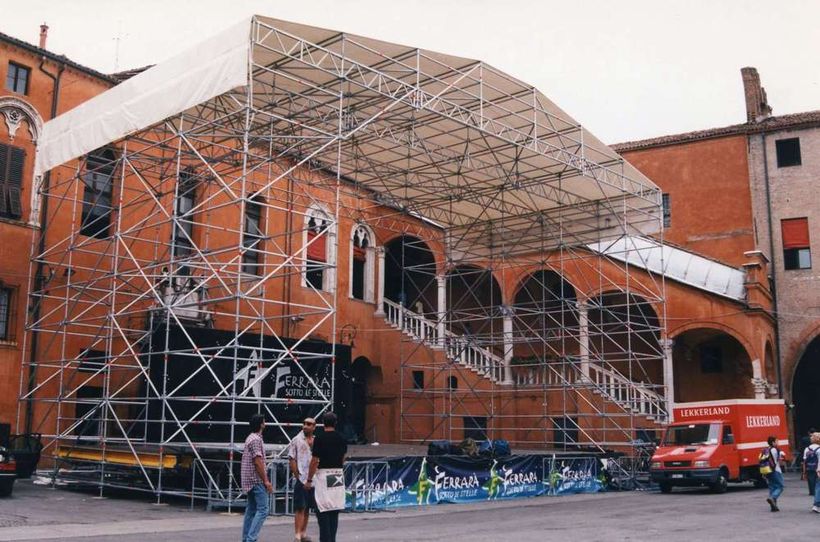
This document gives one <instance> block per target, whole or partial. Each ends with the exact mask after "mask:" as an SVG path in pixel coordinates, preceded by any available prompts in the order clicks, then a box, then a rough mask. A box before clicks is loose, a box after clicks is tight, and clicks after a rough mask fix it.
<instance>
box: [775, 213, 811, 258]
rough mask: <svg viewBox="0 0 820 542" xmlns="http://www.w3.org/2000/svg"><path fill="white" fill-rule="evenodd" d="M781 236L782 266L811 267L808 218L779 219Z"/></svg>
mask: <svg viewBox="0 0 820 542" xmlns="http://www.w3.org/2000/svg"><path fill="white" fill-rule="evenodd" d="M780 233H781V235H782V237H783V266H784V267H785V268H786V269H787V270H791V269H811V248H810V239H809V219H808V218H805V217H803V218H789V219H786V220H781V221H780Z"/></svg>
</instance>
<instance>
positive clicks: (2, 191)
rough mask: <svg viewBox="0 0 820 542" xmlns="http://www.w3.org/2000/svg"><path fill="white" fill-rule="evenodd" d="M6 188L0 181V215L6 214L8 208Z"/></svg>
mask: <svg viewBox="0 0 820 542" xmlns="http://www.w3.org/2000/svg"><path fill="white" fill-rule="evenodd" d="M8 191H9V190H8V188H6V185H5V184H3V183H0V216H2V215H8V214H9V208H8V196H7V194H8Z"/></svg>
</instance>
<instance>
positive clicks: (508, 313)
mask: <svg viewBox="0 0 820 542" xmlns="http://www.w3.org/2000/svg"><path fill="white" fill-rule="evenodd" d="M512 358H513V315H512V309H511V308H510V307H504V378H503V379H502V383H503V384H506V385H512V383H513V375H512Z"/></svg>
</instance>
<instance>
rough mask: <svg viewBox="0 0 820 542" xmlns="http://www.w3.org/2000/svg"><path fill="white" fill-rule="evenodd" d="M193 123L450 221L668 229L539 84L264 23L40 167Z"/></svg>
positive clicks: (114, 92)
mask: <svg viewBox="0 0 820 542" xmlns="http://www.w3.org/2000/svg"><path fill="white" fill-rule="evenodd" d="M240 110H242V111H247V110H250V111H251V114H250V115H247V116H244V115H243V116H239V115H236V114H235V113H237V112H238V111H240ZM186 115H189V116H195V117H197V118H199V119H202V118H203V117H207V118H209V119H210V120H212V121H214V122H216V121H218V120H219V119H221V120H219V122H222V126H223V127H225V128H228V129H229V130H230V131H231V133H234V134H237V136H238V137H241V136H242V134H243V133H244V134H245V135H246V136H247V137H248V140H249V144H250V148H252V149H254V152H259V149H264V148H266V147H270V148H275V149H277V152H280V153H281V152H282V149H287V148H288V146H293V152H294V153H297V152H298V154H299V155H300V156H310V159H311V162H313V163H319V164H321V165H323V166H324V167H326V168H327V169H329V170H331V171H336V172H338V174H340V175H343V176H344V177H346V178H347V179H350V180H352V181H354V182H357V183H359V184H360V185H361V186H363V187H366V188H368V189H370V190H372V191H373V192H374V193H376V194H377V196H378V198H380V201H381V202H382V203H384V204H387V205H391V206H395V207H398V208H401V209H406V210H408V211H409V212H414V213H418V214H419V215H420V216H423V217H425V218H427V219H430V220H433V221H435V222H436V223H438V224H440V225H442V226H444V227H455V228H458V227H462V228H463V227H467V226H469V225H471V224H474V223H475V222H476V220H477V219H479V220H481V221H489V222H495V223H498V222H499V221H508V222H510V223H513V222H514V220H513V219H514V218H515V217H519V218H521V219H524V220H523V221H522V224H525V225H526V224H528V223H531V221H532V220H531V219H532V217H535V216H539V217H541V218H539V220H541V221H542V223H543V221H544V220H546V221H548V222H550V223H554V224H555V227H556V228H557V229H558V230H560V231H561V232H562V233H561V234H562V235H566V236H567V237H568V238H570V237H574V236H581V237H584V239H585V240H586V241H587V242H589V241H593V240H597V239H598V238H599V236H600V235H601V234H602V233H603V235H604V236H605V237H606V235H607V234H606V231H605V230H606V229H607V228H614V229H615V230H617V231H613V235H620V234H622V233H624V231H623V230H624V229H626V233H629V234H648V233H653V232H655V231H658V229H659V227H660V219H659V216H658V215H659V212H658V208H659V203H660V195H659V192H658V189H657V187H656V186H655V185H654V184H653V183H652V182H651V181H650V180H649V179H647V178H646V177H644V176H643V175H642V174H641V173H640V172H638V171H637V170H636V169H635V168H634V167H632V166H631V165H630V164H629V163H627V162H626V161H624V160H623V159H622V158H621V157H620V156H619V155H617V154H616V153H615V152H614V151H612V150H611V149H609V148H608V147H607V146H606V145H604V144H603V143H602V142H601V141H599V140H598V139H597V138H595V137H594V136H593V135H591V134H590V133H589V132H587V131H586V130H584V129H583V128H582V127H581V126H580V125H579V124H578V123H577V122H576V121H575V120H573V119H572V118H571V117H570V116H569V115H567V114H566V113H565V112H564V111H563V110H561V109H560V108H559V107H558V106H556V105H555V104H554V103H553V102H552V101H550V100H549V99H548V98H546V97H545V96H544V95H543V94H542V93H541V92H539V91H538V90H537V89H535V88H534V87H532V86H530V85H527V84H525V83H523V82H521V81H519V80H517V79H515V78H513V77H511V76H509V75H507V74H505V73H503V72H501V71H499V70H497V69H495V68H493V67H492V66H489V65H487V64H486V63H483V62H480V61H476V60H471V59H467V58H460V57H455V56H451V55H445V54H442V53H437V52H434V51H427V50H423V49H418V48H414V47H409V46H404V45H398V44H393V43H387V42H383V41H379V40H374V39H370V38H366V37H362V36H357V35H353V34H346V33H342V32H338V31H335V30H328V29H322V28H316V27H312V26H306V25H301V24H295V23H290V22H286V21H281V20H276V19H271V18H267V17H262V16H254V17H252V18H250V19H247V20H244V21H242V22H240V23H238V24H236V25H233V26H231V27H230V28H228V29H226V30H225V31H223V32H221V33H219V34H217V35H215V36H213V37H211V38H209V39H207V40H205V41H203V42H202V43H200V44H197V45H196V46H194V47H192V48H191V49H189V50H187V51H185V52H183V53H181V54H179V55H177V56H175V57H173V58H171V59H169V60H167V61H165V62H163V63H161V64H159V65H157V66H154V67H152V68H150V69H148V70H146V71H144V72H143V73H140V74H138V75H137V76H135V77H133V78H131V79H129V80H127V81H125V82H123V83H121V84H120V85H118V86H117V87H115V88H112V89H111V90H109V91H107V92H105V93H103V94H101V95H99V96H97V97H95V98H93V99H91V100H89V101H87V102H85V103H84V104H82V105H81V106H79V107H77V108H76V109H74V110H72V111H69V112H67V113H66V114H64V115H61V116H59V117H57V118H56V119H54V120H52V121H50V122H48V123H46V124H45V126H44V129H43V136H42V139H41V141H40V145H39V148H38V155H37V159H36V172H37V174H41V173H43V172H44V171H47V170H49V169H51V168H53V167H55V166H57V165H59V164H62V163H65V162H67V161H70V160H72V159H74V158H78V157H80V156H82V155H84V154H86V153H88V152H90V151H92V150H94V149H96V148H99V147H101V146H103V145H106V144H109V143H112V142H116V141H118V140H121V139H122V138H124V137H126V136H128V135H129V134H133V133H135V132H138V131H140V130H144V129H146V128H148V127H151V126H152V125H155V124H157V123H159V122H162V121H163V120H166V121H167V122H171V123H174V125H175V126H177V128H178V129H179V130H185V129H186V125H185V124H184V123H183V122H181V121H178V120H175V119H179V118H184V117H185V116H186ZM297 137H298V138H299V145H298V148H297V147H296V146H295V145H293V140H294V138H297ZM522 227H524V226H522ZM503 229H504V230H505V231H508V232H509V231H510V228H509V227H508V226H505V228H503ZM558 230H556V231H558ZM522 231H523V230H521V228H520V227H519V228H517V229H515V232H516V233H515V234H514V235H513V237H515V236H518V235H520V234H521V232H522ZM589 231H595V232H597V233H596V234H595V236H594V239H593V238H590V237H589V236H585V233H584V232H589ZM502 235H503V232H502Z"/></svg>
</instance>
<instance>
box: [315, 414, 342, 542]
mask: <svg viewBox="0 0 820 542" xmlns="http://www.w3.org/2000/svg"><path fill="white" fill-rule="evenodd" d="M336 421H337V419H336V415H335V414H334V413H332V412H326V413H325V415H324V416H323V417H322V422H323V424H324V426H325V430H324V432H323V433H321V434H319V435H317V436H316V438H315V439H314V440H313V456H312V458H311V460H310V471H308V477H307V482H305V488H306V489H308V490H310V489H311V488H312V487H313V484H314V482H315V484H316V491H315V493H314V499H315V500H316V520H317V521H318V523H319V542H336V530H337V529H338V527H339V510H342V509H344V507H345V478H344V472H343V471H342V467H343V465H344V462H345V455H346V454H347V443H346V442H345V440H344V439H343V438H342V437H341V436H340V435H339V433H338V432H337V431H336Z"/></svg>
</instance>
